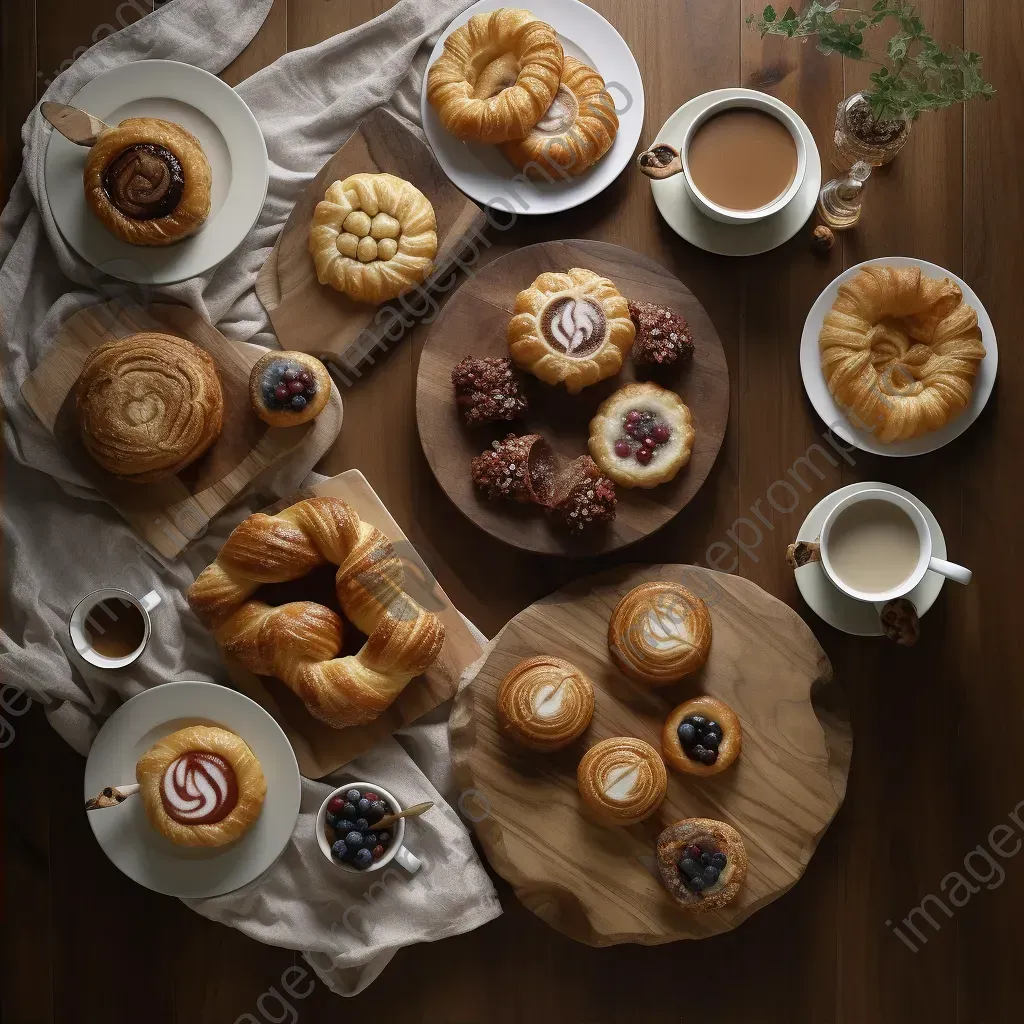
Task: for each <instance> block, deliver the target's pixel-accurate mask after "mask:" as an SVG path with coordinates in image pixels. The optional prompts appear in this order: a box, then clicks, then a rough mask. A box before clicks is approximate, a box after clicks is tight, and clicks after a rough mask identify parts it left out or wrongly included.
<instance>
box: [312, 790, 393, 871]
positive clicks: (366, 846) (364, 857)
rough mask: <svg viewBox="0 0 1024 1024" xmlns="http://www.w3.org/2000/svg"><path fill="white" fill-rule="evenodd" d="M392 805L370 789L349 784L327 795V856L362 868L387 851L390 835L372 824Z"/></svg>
mask: <svg viewBox="0 0 1024 1024" xmlns="http://www.w3.org/2000/svg"><path fill="white" fill-rule="evenodd" d="M393 813H394V809H393V808H392V807H391V805H390V804H389V803H388V802H387V801H386V800H385V799H384V798H383V797H382V796H380V795H379V794H378V793H375V792H374V791H373V790H372V789H358V788H355V787H353V788H352V789H350V790H348V792H346V793H339V794H338V795H337V796H334V797H332V798H331V801H330V803H329V804H328V805H327V821H326V825H325V829H326V836H327V845H328V846H330V848H331V857H332V859H333V860H335V861H336V862H338V863H339V864H344V865H346V866H347V867H350V868H355V869H357V870H359V871H365V870H366V869H367V868H368V867H371V866H372V865H373V864H375V863H376V862H377V861H379V860H380V859H381V857H383V856H384V854H385V853H387V851H388V849H389V848H390V846H391V843H392V841H393V839H394V836H393V835H392V833H391V832H389V831H384V832H379V831H377V830H376V829H375V828H374V827H373V826H374V822H377V821H380V820H381V818H383V817H384V816H385V815H386V814H393Z"/></svg>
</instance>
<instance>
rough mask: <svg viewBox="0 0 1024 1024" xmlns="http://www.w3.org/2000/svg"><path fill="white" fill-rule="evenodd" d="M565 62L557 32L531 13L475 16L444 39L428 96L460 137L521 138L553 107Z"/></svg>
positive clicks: (479, 139)
mask: <svg viewBox="0 0 1024 1024" xmlns="http://www.w3.org/2000/svg"><path fill="white" fill-rule="evenodd" d="M562 63H563V53H562V44H561V43H560V42H559V41H558V36H557V35H556V34H555V30H554V29H553V28H552V27H551V26H550V25H548V24H546V23H545V22H543V21H540V20H538V19H537V18H535V17H534V16H533V15H532V14H531V13H530V12H529V11H523V10H518V9H516V8H513V7H501V8H499V9H498V10H496V11H490V12H488V13H483V14H474V15H473V17H472V18H470V19H469V21H468V22H467V23H466V24H465V25H463V26H461V27H460V28H457V29H456V30H455V31H454V32H452V34H451V35H450V36H448V38H447V39H446V40H445V43H444V50H443V51H442V52H441V56H440V57H438V58H437V60H436V61H435V62H434V64H433V66H432V67H431V68H430V72H429V73H428V75H427V99H428V100H429V101H430V104H431V106H433V107H434V109H435V110H436V111H437V116H438V117H439V118H440V119H441V124H442V125H444V127H445V128H446V129H447V130H448V131H449V132H451V133H452V134H453V135H454V136H456V137H457V138H459V139H465V140H468V141H476V142H489V143H499V142H508V141H509V140H511V139H521V138H523V137H524V136H525V135H526V133H527V132H528V131H529V130H530V129H531V128H532V127H533V126H534V125H535V124H536V123H537V122H538V121H539V120H540V119H541V118H542V117H543V116H544V113H545V111H547V109H548V108H549V107H550V106H551V101H552V100H553V99H554V98H555V93H556V92H557V90H558V83H559V82H560V80H561V77H562Z"/></svg>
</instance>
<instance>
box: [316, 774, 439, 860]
mask: <svg viewBox="0 0 1024 1024" xmlns="http://www.w3.org/2000/svg"><path fill="white" fill-rule="evenodd" d="M350 789H361V790H367V789H368V790H370V791H371V792H373V793H376V794H377V795H378V796H380V797H382V798H383V800H384V802H385V803H386V804H388V805H390V806H391V808H392V810H390V811H388V814H397V813H398V812H399V811H401V810H402V809H403V808H402V805H401V804H400V803H399V802H398V800H396V799H395V797H393V796H392V795H391V794H390V793H389V792H388V791H387V790H386V789H384V787H383V786H378V785H377V783H375V782H346V783H345V785H344V786H339V787H338V788H337V789H336V790H334V791H333V792H331V793H328V794H327V798H326V799H325V800H324V802H323V803H322V804H321V805H320V810H319V811H318V812H317V816H316V841H317V844H318V845H319V847H320V852H321V853H322V854H323V855H324V856H325V857H326V858H327V859H328V860H329V861H330V862H331V863H332V864H333V865H334V866H335V867H336V868H341V869H342V870H343V871H350V872H352V874H355V875H368V874H369V873H370V872H371V871H380V869H381V868H383V867H385V866H386V865H388V864H390V863H391V862H392V861H396V862H397V863H398V864H400V865H401V866H402V867H403V868H405V870H406V871H408V872H409V874H410V875H415V874H416V872H417V871H419V869H420V868H421V867H422V866H423V862H422V861H421V860H420V858H419V857H417V856H416V854H414V853H413V852H412V851H411V850H408V849H406V846H405V818H399V819H398V821H396V822H395V823H394V825H392V826H391V845H390V846H389V847H388V848H387V850H386V851H385V852H384V856H382V857H381V858H380V860H375V861H374V862H373V863H372V864H370V866H369V867H365V868H357V867H353V866H352V865H351V864H346V863H345V862H344V861H340V860H335V859H334V858H333V857H332V856H331V844H330V843H328V842H327V805H328V804H329V803H330V802H331V801H332V800H333V799H334V798H335V797H336V796H344V795H345V793H347V792H348V791H349V790H350ZM338 838H339V839H343V838H344V836H339V837H338Z"/></svg>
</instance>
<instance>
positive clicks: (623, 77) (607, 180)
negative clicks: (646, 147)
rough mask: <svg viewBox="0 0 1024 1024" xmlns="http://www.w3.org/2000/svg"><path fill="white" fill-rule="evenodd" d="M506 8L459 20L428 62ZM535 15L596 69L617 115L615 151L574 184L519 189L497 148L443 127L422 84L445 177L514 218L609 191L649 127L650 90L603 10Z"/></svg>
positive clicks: (489, 3) (491, 6)
mask: <svg viewBox="0 0 1024 1024" xmlns="http://www.w3.org/2000/svg"><path fill="white" fill-rule="evenodd" d="M505 6H508V5H507V4H506V3H503V0H480V2H479V3H475V4H473V6H472V7H470V8H469V9H468V10H466V11H464V12H463V13H462V14H461V15H460V16H459V17H458V18H456V19H455V20H454V21H453V22H452V23H451V25H449V26H448V28H447V29H445V31H444V32H443V34H442V35H441V38H440V39H439V40H438V41H437V45H436V46H435V47H434V51H433V53H431V55H430V63H431V64H433V63H434V61H435V60H437V58H438V57H439V56H440V55H441V51H442V50H443V49H444V41H445V39H447V38H448V36H449V35H451V33H452V32H453V31H454V30H455V29H457V28H458V27H459V26H460V25H465V23H466V22H467V21H469V19H470V18H471V17H472V16H473V15H474V14H480V13H481V12H483V11H494V10H497V9H498V8H499V7H505ZM529 9H530V10H531V11H533V13H534V14H535V15H536V16H537V17H538V18H542V19H543V20H544V21H546V22H548V24H550V25H551V26H553V27H554V29H555V30H556V31H557V32H558V36H559V38H560V39H561V42H562V46H563V47H564V49H565V52H566V53H567V54H569V55H570V56H572V57H576V58H577V59H578V60H581V61H583V62H584V63H585V64H588V65H590V67H592V68H594V69H595V70H596V71H597V72H598V73H599V74H600V75H601V76H602V77H603V78H604V80H605V84H606V85H607V87H608V91H609V93H610V94H611V96H612V99H613V100H614V102H615V109H616V112H617V113H618V115H619V132H618V135H616V137H615V142H614V143H613V144H612V148H611V149H610V150H609V151H608V152H607V153H605V155H604V156H603V157H602V158H601V159H600V160H599V161H598V162H597V163H596V164H595V165H594V166H593V167H591V168H589V169H588V170H586V171H585V172H584V173H583V174H580V175H578V176H577V177H574V178H572V179H571V180H570V181H554V182H549V181H545V180H541V181H538V182H533V181H529V182H526V181H523V180H522V179H520V180H518V181H515V182H513V181H512V178H513V176H514V175H516V174H517V173H518V172H517V171H516V169H515V168H514V167H513V166H512V164H510V163H509V162H508V161H507V160H506V159H505V158H504V157H503V156H502V155H501V150H500V149H498V147H497V146H489V145H485V144H483V143H477V142H461V141H460V140H459V139H457V138H455V136H454V135H451V134H450V133H449V132H446V131H445V130H444V128H443V127H442V126H441V121H440V120H439V118H438V116H437V113H436V111H435V110H434V108H433V107H432V106H431V105H430V104H429V103H428V102H427V88H426V76H424V79H423V95H422V97H421V100H420V103H421V110H422V116H423V130H424V131H425V132H426V135H427V141H428V142H429V143H430V146H431V148H432V149H433V151H434V156H435V157H437V162H438V163H439V164H440V165H441V166H442V167H443V168H444V171H445V174H447V175H448V177H449V178H451V180H452V181H453V182H454V183H455V184H456V185H457V186H458V187H459V188H460V189H462V191H463V192H465V193H466V195H468V196H470V197H471V198H473V199H475V200H476V201H477V202H479V203H483V204H484V205H485V206H493V207H495V208H496V209H499V210H505V211H508V212H510V213H515V214H517V215H519V214H536V213H558V212H559V211H560V210H568V209H571V208H572V207H574V206H579V205H580V203H585V202H586V201H587V200H588V199H593V197H594V196H596V195H597V194H598V193H599V192H603V191H604V190H605V189H606V188H607V187H608V186H609V185H610V184H611V183H612V182H613V181H614V180H615V179H616V178H617V177H618V176H619V174H620V173H621V172H622V170H623V168H625V167H627V166H629V164H630V163H631V162H632V160H633V154H634V153H635V152H636V148H637V143H638V142H639V141H640V133H641V131H642V130H643V123H644V83H643V80H642V79H641V77H640V69H639V68H638V67H637V63H636V60H635V59H634V57H633V54H632V53H631V52H630V49H629V47H628V46H627V45H626V41H625V40H624V39H623V38H622V36H620V35H619V33H618V32H617V31H616V30H615V29H614V28H613V27H612V25H610V24H609V23H608V22H607V21H605V19H604V18H602V17H601V15H600V14H598V13H597V11H594V10H592V9H591V8H589V7H587V5H586V4H583V3H579V0H538V2H537V3H533V4H530V5H529Z"/></svg>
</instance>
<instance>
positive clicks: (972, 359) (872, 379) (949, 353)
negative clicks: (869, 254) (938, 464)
mask: <svg viewBox="0 0 1024 1024" xmlns="http://www.w3.org/2000/svg"><path fill="white" fill-rule="evenodd" d="M819 348H820V351H821V368H822V371H823V372H824V374H825V380H826V382H827V383H828V388H829V391H831V392H832V395H833V396H834V398H835V399H836V401H837V402H838V403H839V404H840V405H841V406H842V407H843V408H844V410H845V411H847V413H852V414H853V415H854V416H855V417H856V419H857V420H858V421H859V423H858V426H862V427H863V428H864V429H866V430H870V431H872V432H875V436H876V437H877V438H878V440H879V441H881V442H883V443H888V442H890V441H906V440H909V439H910V438H914V437H920V436H921V435H922V434H927V433H929V432H930V431H932V430H938V429H939V428H940V427H942V426H945V424H946V423H948V422H949V421H950V420H951V419H953V418H954V417H956V416H959V415H960V413H961V412H963V410H964V409H965V408H966V407H967V404H968V403H969V402H970V400H971V393H972V391H973V389H974V377H975V374H976V373H977V372H978V364H979V363H980V362H981V360H982V359H984V358H985V347H984V345H983V344H982V342H981V331H980V329H979V327H978V314H977V313H976V312H975V310H974V309H972V308H971V307H970V306H968V305H967V304H966V303H965V302H964V301H963V293H962V292H961V291H960V288H959V287H958V286H957V285H956V284H955V283H954V282H953V281H950V280H949V278H943V279H942V280H941V281H938V280H935V279H933V278H928V277H925V276H924V275H922V273H921V270H920V268H919V267H905V268H896V267H885V266H871V267H865V268H864V269H863V270H862V271H861V272H860V273H859V274H857V276H856V277H854V278H852V279H851V280H849V281H847V282H846V283H845V284H843V285H841V286H840V288H839V296H838V298H837V299H836V301H835V302H834V303H833V305H832V309H831V310H829V312H828V314H827V315H826V316H825V322H824V324H823V325H822V328H821V334H820V335H819Z"/></svg>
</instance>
